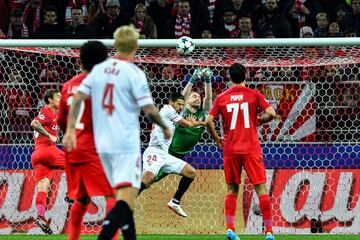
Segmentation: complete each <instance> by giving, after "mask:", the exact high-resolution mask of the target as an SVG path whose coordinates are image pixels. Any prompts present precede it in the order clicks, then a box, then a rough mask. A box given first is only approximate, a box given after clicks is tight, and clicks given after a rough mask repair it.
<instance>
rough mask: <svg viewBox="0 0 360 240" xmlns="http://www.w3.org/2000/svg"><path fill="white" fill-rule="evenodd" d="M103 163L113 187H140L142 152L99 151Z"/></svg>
mask: <svg viewBox="0 0 360 240" xmlns="http://www.w3.org/2000/svg"><path fill="white" fill-rule="evenodd" d="M99 156H100V160H101V164H102V166H103V168H104V171H105V174H106V177H107V179H108V180H109V183H110V185H111V187H113V188H115V189H118V188H121V187H134V188H140V184H141V178H140V177H141V160H140V159H141V154H140V152H137V153H99Z"/></svg>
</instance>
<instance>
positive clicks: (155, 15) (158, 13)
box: [148, 0, 172, 38]
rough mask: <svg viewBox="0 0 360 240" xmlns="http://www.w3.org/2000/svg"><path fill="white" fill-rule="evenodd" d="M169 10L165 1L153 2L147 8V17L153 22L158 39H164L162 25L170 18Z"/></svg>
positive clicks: (168, 5)
mask: <svg viewBox="0 0 360 240" xmlns="http://www.w3.org/2000/svg"><path fill="white" fill-rule="evenodd" d="M171 8H172V7H171V5H170V4H168V3H167V2H166V0H155V1H153V2H152V3H151V4H150V6H149V8H148V13H149V16H151V17H152V19H153V20H154V23H155V25H156V30H157V35H158V37H159V38H164V26H165V25H164V23H166V22H167V21H168V20H169V19H170V18H171V15H170V12H171Z"/></svg>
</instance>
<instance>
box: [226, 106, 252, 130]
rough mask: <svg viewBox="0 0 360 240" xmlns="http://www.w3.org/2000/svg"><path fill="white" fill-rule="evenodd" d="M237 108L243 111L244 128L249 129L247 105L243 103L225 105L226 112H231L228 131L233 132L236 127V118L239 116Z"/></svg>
mask: <svg viewBox="0 0 360 240" xmlns="http://www.w3.org/2000/svg"><path fill="white" fill-rule="evenodd" d="M239 106H240V109H241V110H243V113H244V125H245V126H244V127H245V128H250V119H249V103H247V102H243V103H241V104H239V103H230V104H226V109H227V112H232V113H233V114H232V117H231V123H230V130H234V129H235V127H236V122H237V117H238V114H239Z"/></svg>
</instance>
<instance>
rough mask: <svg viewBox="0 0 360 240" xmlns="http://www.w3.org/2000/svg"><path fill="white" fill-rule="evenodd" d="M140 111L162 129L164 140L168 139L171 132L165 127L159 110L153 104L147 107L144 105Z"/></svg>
mask: <svg viewBox="0 0 360 240" xmlns="http://www.w3.org/2000/svg"><path fill="white" fill-rule="evenodd" d="M142 110H143V111H144V113H145V114H146V115H148V116H149V117H150V119H151V120H152V121H153V122H154V123H156V124H157V125H159V126H160V127H161V128H162V129H163V132H164V136H165V139H170V138H171V136H172V134H171V131H170V129H169V128H168V127H167V126H166V125H165V123H164V121H163V120H162V118H161V116H160V114H159V110H158V108H157V107H156V106H155V105H153V104H149V105H146V106H144V107H143V108H142Z"/></svg>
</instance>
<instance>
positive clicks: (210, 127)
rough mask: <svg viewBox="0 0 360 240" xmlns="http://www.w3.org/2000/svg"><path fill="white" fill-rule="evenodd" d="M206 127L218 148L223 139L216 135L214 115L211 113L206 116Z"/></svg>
mask: <svg viewBox="0 0 360 240" xmlns="http://www.w3.org/2000/svg"><path fill="white" fill-rule="evenodd" d="M205 123H206V127H207V129H208V131H209V134H210V136H211V138H212V139H214V141H215V142H216V145H218V146H219V147H220V148H222V146H223V139H221V137H220V136H219V135H218V133H217V132H216V129H215V123H214V117H213V116H212V115H208V116H207V118H206V122H205Z"/></svg>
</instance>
